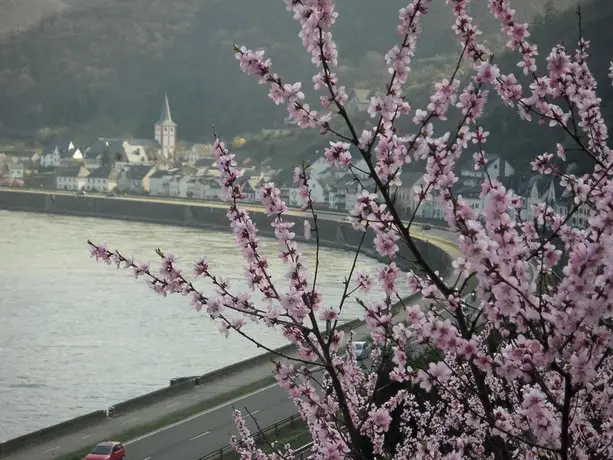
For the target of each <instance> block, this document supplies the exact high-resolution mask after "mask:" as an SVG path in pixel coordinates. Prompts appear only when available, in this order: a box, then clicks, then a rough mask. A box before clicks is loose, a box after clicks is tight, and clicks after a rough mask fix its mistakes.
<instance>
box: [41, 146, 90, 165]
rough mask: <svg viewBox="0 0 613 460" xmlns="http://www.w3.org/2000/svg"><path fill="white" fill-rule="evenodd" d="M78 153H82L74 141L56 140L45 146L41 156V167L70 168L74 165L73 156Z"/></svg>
mask: <svg viewBox="0 0 613 460" xmlns="http://www.w3.org/2000/svg"><path fill="white" fill-rule="evenodd" d="M77 152H79V153H80V151H79V149H77V148H76V147H75V145H74V143H73V142H72V141H69V140H66V139H55V140H53V141H51V142H49V143H48V144H47V145H45V147H44V149H43V151H42V153H41V155H40V166H41V167H42V168H57V167H59V166H70V165H72V164H73V163H74V160H73V156H74V155H75V153H77Z"/></svg>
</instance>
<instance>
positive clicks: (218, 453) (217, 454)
mask: <svg viewBox="0 0 613 460" xmlns="http://www.w3.org/2000/svg"><path fill="white" fill-rule="evenodd" d="M299 420H300V415H298V414H295V415H292V416H291V417H287V418H285V419H283V420H281V421H279V422H277V423H273V424H272V425H270V426H267V427H266V428H264V429H262V430H260V431H258V432H257V433H253V440H254V441H255V442H258V441H261V440H263V439H264V438H265V436H266V435H268V434H273V433H274V434H275V435H277V436H278V435H279V429H281V428H286V427H287V426H288V425H289V426H296V422H297V421H299ZM312 445H313V443H312V442H311V443H309V444H305V445H304V446H302V447H300V448H298V450H296V453H300V454H301V456H300V457H299V458H300V460H306V459H307V458H308V457H303V456H302V453H303V452H306V450H307V449H305V448H306V447H307V446H308V447H310V446H312ZM301 449H304V450H301ZM298 451H301V452H298ZM233 452H234V448H233V447H232V444H227V445H225V446H223V447H222V448H220V449H216V450H214V451H213V452H210V453H208V454H206V455H205V456H203V457H199V458H198V460H218V459H219V460H222V459H223V458H224V456H226V458H227V456H228V455H229V454H231V453H233Z"/></svg>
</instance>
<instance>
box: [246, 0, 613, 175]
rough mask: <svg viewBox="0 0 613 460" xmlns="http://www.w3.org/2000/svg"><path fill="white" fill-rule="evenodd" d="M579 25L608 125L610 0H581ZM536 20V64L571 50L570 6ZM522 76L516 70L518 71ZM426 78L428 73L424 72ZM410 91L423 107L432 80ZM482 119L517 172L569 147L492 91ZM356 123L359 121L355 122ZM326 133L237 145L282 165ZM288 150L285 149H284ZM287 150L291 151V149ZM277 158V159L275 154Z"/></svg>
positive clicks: (611, 107)
mask: <svg viewBox="0 0 613 460" xmlns="http://www.w3.org/2000/svg"><path fill="white" fill-rule="evenodd" d="M582 11H583V14H582V16H583V20H582V26H583V30H584V34H585V38H586V39H588V40H590V42H591V48H590V49H591V56H590V60H589V63H590V68H591V70H592V72H593V73H594V75H595V77H596V79H597V80H598V83H599V89H598V91H599V96H600V97H601V98H602V111H603V116H604V117H605V120H606V122H607V124H608V126H609V127H613V87H612V85H611V81H610V79H609V78H608V73H609V70H608V68H609V65H610V62H611V59H613V51H612V50H611V49H610V43H613V30H612V29H611V27H610V23H611V20H613V2H611V1H610V0H594V1H592V2H590V3H587V4H585V6H584V8H583V10H582ZM535 21H536V24H535V25H534V26H533V27H532V28H531V33H532V39H534V42H535V43H537V44H539V49H540V56H539V57H538V59H537V61H538V62H539V65H540V68H541V69H542V68H543V62H544V59H545V58H546V56H547V55H548V54H549V51H550V50H551V47H552V46H553V45H554V44H555V43H559V42H564V43H566V44H567V45H568V47H569V51H570V52H573V50H574V49H575V46H576V41H577V30H578V22H577V16H576V13H575V11H574V10H567V11H564V12H562V13H555V12H553V11H549V13H548V14H547V15H545V16H542V17H539V18H536V20H535ZM517 61H518V57H517V55H516V54H514V53H501V54H500V55H499V56H497V57H496V62H497V63H498V64H499V65H500V67H501V68H502V70H503V72H505V73H506V72H510V71H513V72H516V74H518V73H517V71H516V69H517V68H516V62H517ZM425 64H426V62H425V60H422V62H421V63H420V64H419V65H416V66H414V67H415V71H416V72H417V73H418V74H420V73H422V72H423V71H424V65H425ZM440 64H441V63H440V62H437V66H436V67H434V68H431V69H429V71H427V72H426V75H431V74H432V73H435V72H438V73H440V72H441V71H440V68H441V65H440ZM519 76H521V75H519ZM424 79H425V80H427V78H425V77H424ZM412 82H413V87H412V90H411V91H409V100H410V101H411V103H412V104H413V106H414V107H424V105H425V104H426V101H425V98H426V97H427V96H428V95H429V94H430V93H431V88H432V85H431V83H430V81H429V80H428V83H426V84H423V87H421V86H420V85H419V84H415V81H414V79H413V80H412ZM455 113H457V112H454V111H452V112H451V113H450V119H449V121H448V122H447V123H438V124H437V132H442V131H443V130H446V129H453V127H454V126H455V123H456V122H457V117H456V116H454V114H455ZM481 123H482V125H483V126H484V128H485V129H486V130H488V131H490V133H491V135H490V136H489V137H488V144H487V145H486V151H487V152H488V154H491V155H502V156H503V157H505V158H507V159H508V160H509V161H511V162H512V163H513V165H514V166H515V167H516V169H517V170H518V172H519V173H524V172H527V171H530V170H531V167H530V161H532V160H533V159H534V157H535V156H536V155H537V154H539V153H543V152H546V151H549V152H552V151H555V144H556V142H558V141H564V142H565V144H566V145H567V146H568V147H573V146H572V144H571V143H570V142H568V139H567V137H566V135H565V134H564V133H562V132H561V130H560V129H558V128H552V129H547V128H543V127H539V126H538V123H537V120H534V121H533V122H527V121H524V120H521V119H520V118H519V117H518V116H517V115H516V114H515V113H513V111H512V110H510V109H509V108H508V107H506V106H503V105H502V104H501V102H500V100H499V99H498V97H497V96H492V97H490V100H489V103H488V108H487V110H486V112H485V113H484V116H483V118H482V119H481ZM358 124H359V123H358ZM326 140H327V139H326V138H324V137H321V136H313V135H312V134H309V132H305V131H298V130H296V131H292V133H291V134H290V135H289V136H286V137H281V138H276V139H274V138H273V139H271V138H268V139H254V140H252V141H250V142H249V143H248V145H247V146H246V147H245V148H243V149H241V151H240V153H241V154H244V155H249V156H252V157H255V158H264V157H267V156H274V157H275V158H276V161H278V162H279V163H281V164H282V165H283V166H285V167H289V166H291V165H292V164H294V163H295V160H294V158H296V157H299V158H300V159H311V158H313V154H314V152H315V150H318V149H322V148H323V146H324V145H325V143H326ZM286 152H287V154H284V153H286ZM289 152H292V153H294V152H295V153H294V154H293V155H292V154H290V153H289ZM576 155H577V154H576V153H573V152H572V151H571V152H569V153H568V158H569V161H577V162H578V166H579V168H580V169H585V168H586V167H588V166H591V164H590V162H589V161H586V160H585V156H584V155H581V156H576ZM277 159H278V160H277ZM465 161H466V162H472V159H471V155H470V154H468V155H466V158H465Z"/></svg>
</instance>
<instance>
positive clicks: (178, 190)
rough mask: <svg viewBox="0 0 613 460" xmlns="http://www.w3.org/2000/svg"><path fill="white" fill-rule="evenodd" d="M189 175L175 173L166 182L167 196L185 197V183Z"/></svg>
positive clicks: (189, 177)
mask: <svg viewBox="0 0 613 460" xmlns="http://www.w3.org/2000/svg"><path fill="white" fill-rule="evenodd" d="M190 179H191V176H186V175H176V176H173V177H172V179H171V180H170V181H169V182H168V196H171V197H181V198H187V183H188V182H189V180H190Z"/></svg>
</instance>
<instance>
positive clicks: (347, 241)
mask: <svg viewBox="0 0 613 460" xmlns="http://www.w3.org/2000/svg"><path fill="white" fill-rule="evenodd" d="M0 209H7V210H15V211H30V212H44V213H49V214H65V215H73V216H89V217H101V218H110V219H118V220H130V221H138V222H152V223H159V224H172V225H180V226H190V227H206V228H210V229H218V230H226V231H227V230H228V229H229V225H228V220H227V217H226V213H227V209H226V208H223V207H215V206H212V205H208V206H207V205H206V204H202V203H198V202H196V201H194V202H190V201H179V200H176V201H169V200H167V201H165V202H158V201H154V200H151V199H145V198H143V199H133V198H131V199H124V198H121V197H104V196H91V195H86V196H76V195H74V194H67V193H54V192H53V191H49V192H43V193H41V192H38V191H26V190H19V191H14V190H7V189H0ZM250 215H251V219H252V220H253V221H254V223H255V224H256V225H257V227H258V229H259V233H260V234H263V235H266V236H274V229H272V228H271V226H270V219H269V218H268V217H267V216H266V214H265V213H263V212H253V213H251V214H250ZM285 219H286V220H288V221H293V222H295V230H296V237H297V239H300V240H302V239H303V238H302V236H301V234H302V231H301V229H302V225H303V221H304V220H305V218H304V217H297V216H290V215H287V216H285ZM309 220H310V219H309ZM318 228H319V236H320V243H321V244H322V245H324V246H330V247H335V248H343V249H349V250H355V249H356V248H357V246H358V245H359V244H360V241H361V238H362V234H361V232H359V231H356V230H354V229H353V228H352V227H351V225H350V224H349V223H346V222H340V221H338V220H334V219H333V218H332V216H326V215H325V214H323V215H321V216H319V217H318ZM373 236H374V232H373V231H371V230H369V234H367V235H366V238H365V239H364V242H363V245H362V253H363V254H365V255H367V256H371V257H377V254H376V251H375V250H374V244H373ZM312 242H314V239H313V240H312ZM416 245H417V248H418V250H419V251H420V253H421V254H422V256H423V257H424V258H425V260H426V261H427V262H429V263H430V264H431V265H432V266H433V267H434V268H435V269H438V270H439V271H440V272H441V273H443V274H444V273H446V272H447V270H448V269H449V267H450V266H451V263H450V262H451V261H450V257H449V256H448V255H447V254H446V253H445V252H444V251H443V250H441V249H439V248H438V247H436V246H433V245H430V244H428V243H426V242H425V241H419V240H417V241H416ZM400 256H401V257H400V258H399V266H400V268H403V269H406V268H408V266H407V263H404V264H403V263H401V262H400V261H401V260H403V259H404V260H411V259H412V258H413V254H412V253H411V252H410V250H409V249H408V248H407V247H405V246H401V248H400ZM362 324H363V321H361V320H359V319H356V320H353V321H349V322H347V323H344V324H343V325H341V326H340V327H339V328H340V329H342V330H351V329H354V328H356V327H358V326H360V325H362ZM276 351H277V352H280V353H283V354H285V355H287V354H289V353H291V352H292V351H294V346H293V345H286V346H283V347H281V348H279V349H277V350H276ZM276 356H277V355H275V354H274V353H270V352H269V353H264V354H261V355H258V356H255V357H253V358H250V359H247V360H244V361H241V362H238V363H235V364H232V365H230V366H226V367H224V368H222V369H218V370H215V371H212V372H209V373H207V374H204V375H202V376H200V377H198V378H197V379H196V378H194V379H188V380H183V381H180V382H178V383H175V384H173V385H170V386H168V387H166V388H162V389H160V390H157V391H153V392H151V393H147V394H145V395H142V396H138V397H136V398H133V399H130V400H128V401H124V402H121V403H118V404H116V405H114V406H113V409H114V411H115V413H116V414H120V413H125V412H129V411H131V410H135V409H138V408H142V407H145V406H147V405H149V404H152V403H155V402H158V401H160V400H163V399H166V398H168V397H171V396H174V395H177V394H179V393H181V392H184V391H189V390H190V389H192V388H193V387H194V385H195V384H196V383H197V384H206V383H208V382H211V381H214V380H217V379H226V378H228V377H230V376H232V375H233V374H234V373H236V372H237V371H239V370H241V369H244V368H245V367H257V366H260V365H263V364H265V363H267V362H270V361H271V359H272V358H274V357H276ZM246 383H247V382H246ZM105 417H106V411H104V410H100V411H96V412H92V413H91V414H87V415H83V416H81V417H77V418H75V419H73V420H67V421H65V422H62V423H59V424H57V425H54V426H50V427H48V428H44V429H42V430H39V431H36V432H34V433H30V434H26V435H24V436H20V437H18V438H15V439H12V440H10V441H7V442H5V443H2V444H0V456H3V455H7V454H8V453H12V452H14V451H16V450H19V449H21V448H23V447H26V446H28V445H32V444H34V443H37V444H38V443H40V442H42V441H45V440H47V439H50V438H53V437H58V436H62V435H65V434H67V433H71V432H74V431H76V430H78V429H80V428H82V427H83V426H85V425H88V424H95V423H99V422H101V421H103V420H104V419H105Z"/></svg>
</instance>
